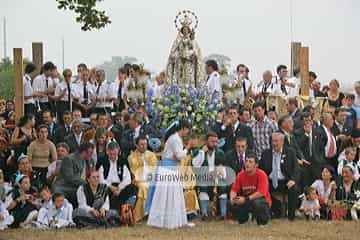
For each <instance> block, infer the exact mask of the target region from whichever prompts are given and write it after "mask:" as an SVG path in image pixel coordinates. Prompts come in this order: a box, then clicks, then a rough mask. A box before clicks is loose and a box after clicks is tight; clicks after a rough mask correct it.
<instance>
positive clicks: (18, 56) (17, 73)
mask: <svg viewBox="0 0 360 240" xmlns="http://www.w3.org/2000/svg"><path fill="white" fill-rule="evenodd" d="M14 82H15V110H16V122H18V121H19V119H20V118H21V117H22V116H24V87H23V57H22V48H14Z"/></svg>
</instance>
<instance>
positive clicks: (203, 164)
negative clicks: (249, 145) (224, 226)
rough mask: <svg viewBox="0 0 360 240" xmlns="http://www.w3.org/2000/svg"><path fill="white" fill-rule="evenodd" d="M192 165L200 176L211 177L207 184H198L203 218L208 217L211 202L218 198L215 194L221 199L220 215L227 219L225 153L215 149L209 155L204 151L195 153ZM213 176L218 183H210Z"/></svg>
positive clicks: (206, 181) (207, 179)
mask: <svg viewBox="0 0 360 240" xmlns="http://www.w3.org/2000/svg"><path fill="white" fill-rule="evenodd" d="M192 164H193V166H194V171H195V172H197V174H198V175H199V176H209V178H206V180H205V182H203V183H201V182H199V181H198V183H197V185H198V186H199V187H198V189H199V192H200V194H199V199H200V209H201V215H202V217H208V206H209V201H210V199H214V198H216V197H217V196H214V194H215V193H216V194H217V195H218V197H219V203H220V215H221V217H225V216H226V205H227V187H226V184H225V182H224V180H225V178H226V171H225V168H222V169H221V166H224V165H225V154H224V152H223V151H222V150H221V149H214V151H212V153H211V154H209V151H208V152H206V153H205V152H204V151H203V150H198V151H197V153H196V152H195V154H194V157H193V159H192ZM220 172H221V173H220ZM219 173H220V174H219ZM219 175H221V176H219ZM211 176H213V179H214V181H218V182H214V181H210V180H212V179H211V178H210V177H211ZM200 179H203V178H200ZM204 179H205V178H204ZM214 191H216V192H214Z"/></svg>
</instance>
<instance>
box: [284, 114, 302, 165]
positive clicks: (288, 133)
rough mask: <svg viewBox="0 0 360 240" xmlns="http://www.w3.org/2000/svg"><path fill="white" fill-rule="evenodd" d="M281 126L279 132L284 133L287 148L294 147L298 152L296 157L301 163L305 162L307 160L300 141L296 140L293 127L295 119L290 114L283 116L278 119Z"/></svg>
mask: <svg viewBox="0 0 360 240" xmlns="http://www.w3.org/2000/svg"><path fill="white" fill-rule="evenodd" d="M278 126H279V130H278V132H279V133H282V134H284V136H285V137H284V147H286V148H292V149H293V150H294V151H295V153H296V158H297V160H298V162H299V164H301V165H302V164H303V163H304V161H305V162H306V160H305V158H304V154H303V152H302V150H301V148H300V147H299V144H298V142H297V141H296V138H295V136H294V134H293V128H294V121H293V119H292V118H291V117H290V116H283V117H281V118H280V119H279V121H278Z"/></svg>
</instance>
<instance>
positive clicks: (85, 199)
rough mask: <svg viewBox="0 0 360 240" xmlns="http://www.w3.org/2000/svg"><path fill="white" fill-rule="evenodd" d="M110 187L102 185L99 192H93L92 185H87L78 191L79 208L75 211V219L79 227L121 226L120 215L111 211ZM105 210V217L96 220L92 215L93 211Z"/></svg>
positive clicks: (98, 188) (99, 186) (98, 189)
mask: <svg viewBox="0 0 360 240" xmlns="http://www.w3.org/2000/svg"><path fill="white" fill-rule="evenodd" d="M108 193H109V191H108V187H107V186H106V185H105V184H102V183H100V184H99V185H98V187H97V191H96V192H95V193H94V192H93V191H92V190H91V187H90V184H89V183H86V184H84V185H82V186H80V187H79V189H78V190H77V193H76V195H77V200H78V203H79V208H77V209H75V210H74V213H73V219H74V222H75V223H76V225H77V226H79V227H88V226H90V227H100V226H118V225H119V224H120V217H119V214H118V213H117V212H116V211H115V210H110V203H109V202H110V200H109V194H108ZM93 209H95V210H98V211H100V210H101V209H104V210H105V211H106V215H105V217H102V218H100V217H99V218H96V217H94V216H93V215H92V214H91V212H90V211H91V210H93Z"/></svg>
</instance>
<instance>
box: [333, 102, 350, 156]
mask: <svg viewBox="0 0 360 240" xmlns="http://www.w3.org/2000/svg"><path fill="white" fill-rule="evenodd" d="M347 112H348V110H347V109H346V108H337V109H336V110H335V122H334V126H333V127H332V128H331V132H332V134H333V135H334V136H335V138H336V146H337V149H338V151H337V152H338V153H340V152H342V151H343V150H344V149H345V145H346V144H347V143H348V142H349V141H350V139H351V133H352V130H353V123H352V121H351V120H349V119H347Z"/></svg>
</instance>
